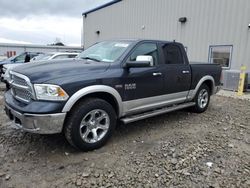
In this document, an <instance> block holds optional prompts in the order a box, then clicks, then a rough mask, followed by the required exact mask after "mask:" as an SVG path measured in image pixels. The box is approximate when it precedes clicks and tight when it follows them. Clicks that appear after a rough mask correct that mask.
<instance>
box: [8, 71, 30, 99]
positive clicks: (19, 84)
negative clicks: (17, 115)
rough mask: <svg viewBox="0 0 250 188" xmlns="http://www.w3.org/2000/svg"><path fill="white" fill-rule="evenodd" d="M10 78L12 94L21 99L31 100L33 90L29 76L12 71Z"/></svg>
mask: <svg viewBox="0 0 250 188" xmlns="http://www.w3.org/2000/svg"><path fill="white" fill-rule="evenodd" d="M10 78H11V81H10V85H11V91H12V95H13V96H14V97H15V98H16V99H17V100H19V101H22V102H26V103H28V102H30V100H31V99H32V97H33V92H32V86H31V83H30V81H29V78H28V77H26V76H24V75H21V74H18V73H15V72H12V71H11V72H10Z"/></svg>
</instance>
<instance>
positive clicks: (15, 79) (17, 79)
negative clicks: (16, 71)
mask: <svg viewBox="0 0 250 188" xmlns="http://www.w3.org/2000/svg"><path fill="white" fill-rule="evenodd" d="M12 80H13V82H14V83H15V84H17V85H21V86H26V87H28V86H29V85H28V83H27V81H26V80H24V79H23V78H20V77H18V76H16V75H12Z"/></svg>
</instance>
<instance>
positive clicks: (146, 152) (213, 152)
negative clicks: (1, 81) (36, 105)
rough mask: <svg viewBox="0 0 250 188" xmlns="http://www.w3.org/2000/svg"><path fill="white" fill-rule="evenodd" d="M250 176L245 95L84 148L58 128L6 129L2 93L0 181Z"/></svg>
mask: <svg viewBox="0 0 250 188" xmlns="http://www.w3.org/2000/svg"><path fill="white" fill-rule="evenodd" d="M1 95H2V93H0V96H1ZM249 177H250V102H249V101H244V100H237V99H233V98H228V97H223V96H214V97H213V98H212V99H211V104H210V107H209V108H208V110H207V111H206V112H205V113H203V114H194V113H189V112H188V111H186V110H183V111H178V112H173V113H170V114H166V115H162V116H158V117H154V118H150V119H148V120H143V121H140V122H136V123H132V124H129V125H126V126H125V125H119V126H118V127H117V130H116V132H115V134H114V136H113V137H112V139H111V140H110V141H109V142H108V144H107V145H106V146H104V147H103V148H101V149H99V150H97V151H93V152H88V153H81V152H78V151H76V150H74V149H73V148H71V147H70V146H69V144H68V143H67V142H66V141H65V139H64V138H63V136H62V135H60V134H59V135H50V136H48V135H45V136H41V135H34V134H29V133H22V132H19V131H15V130H12V129H11V128H9V123H8V121H7V118H6V116H5V115H4V111H3V103H2V100H1V98H0V187H209V188H213V187H250V178H249Z"/></svg>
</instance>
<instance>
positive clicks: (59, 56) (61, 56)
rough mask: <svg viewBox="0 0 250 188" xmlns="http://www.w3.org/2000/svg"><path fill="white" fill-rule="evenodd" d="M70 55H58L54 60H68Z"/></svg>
mask: <svg viewBox="0 0 250 188" xmlns="http://www.w3.org/2000/svg"><path fill="white" fill-rule="evenodd" d="M67 58H68V55H58V56H56V57H55V58H54V59H67Z"/></svg>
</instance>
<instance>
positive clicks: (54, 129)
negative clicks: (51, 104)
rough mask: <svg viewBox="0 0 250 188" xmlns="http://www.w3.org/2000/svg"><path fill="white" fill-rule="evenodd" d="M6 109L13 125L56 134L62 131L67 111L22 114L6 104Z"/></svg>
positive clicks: (22, 128)
mask: <svg viewBox="0 0 250 188" xmlns="http://www.w3.org/2000/svg"><path fill="white" fill-rule="evenodd" d="M5 111H6V114H7V115H8V117H9V118H10V120H11V121H12V127H14V128H17V129H21V130H23V131H25V132H31V133H37V134H55V133H60V132H62V129H63V124H64V120H65V117H66V113H57V114H26V113H24V114H22V113H20V112H17V111H16V110H13V109H12V108H10V107H9V106H8V105H6V104H5Z"/></svg>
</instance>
